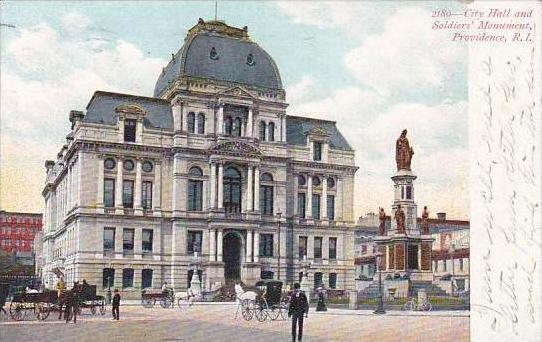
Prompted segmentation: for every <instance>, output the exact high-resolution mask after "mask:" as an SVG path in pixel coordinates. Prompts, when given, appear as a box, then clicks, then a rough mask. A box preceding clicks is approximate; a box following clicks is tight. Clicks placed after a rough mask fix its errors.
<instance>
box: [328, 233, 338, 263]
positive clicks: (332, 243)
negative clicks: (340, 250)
mask: <svg viewBox="0 0 542 342" xmlns="http://www.w3.org/2000/svg"><path fill="white" fill-rule="evenodd" d="M336 259H337V238H336V237H330V238H329V260H336Z"/></svg>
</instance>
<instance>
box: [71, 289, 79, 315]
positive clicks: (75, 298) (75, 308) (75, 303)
mask: <svg viewBox="0 0 542 342" xmlns="http://www.w3.org/2000/svg"><path fill="white" fill-rule="evenodd" d="M71 293H72V295H71V307H72V313H73V324H77V313H78V312H79V282H78V281H76V282H74V283H73V288H72V290H71Z"/></svg>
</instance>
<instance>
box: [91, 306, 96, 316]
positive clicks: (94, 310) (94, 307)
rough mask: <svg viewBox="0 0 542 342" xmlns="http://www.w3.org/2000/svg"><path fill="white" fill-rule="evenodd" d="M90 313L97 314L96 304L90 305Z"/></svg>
mask: <svg viewBox="0 0 542 342" xmlns="http://www.w3.org/2000/svg"><path fill="white" fill-rule="evenodd" d="M90 313H91V314H93V315H95V314H96V304H95V303H92V304H90Z"/></svg>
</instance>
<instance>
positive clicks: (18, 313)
mask: <svg viewBox="0 0 542 342" xmlns="http://www.w3.org/2000/svg"><path fill="white" fill-rule="evenodd" d="M9 315H10V316H11V318H12V319H14V320H16V321H21V320H23V319H24V318H25V317H26V310H25V307H24V303H20V302H11V304H10V305H9Z"/></svg>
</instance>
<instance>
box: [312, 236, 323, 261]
mask: <svg viewBox="0 0 542 342" xmlns="http://www.w3.org/2000/svg"><path fill="white" fill-rule="evenodd" d="M314 258H315V259H322V238H321V237H316V236H315V237H314Z"/></svg>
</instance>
